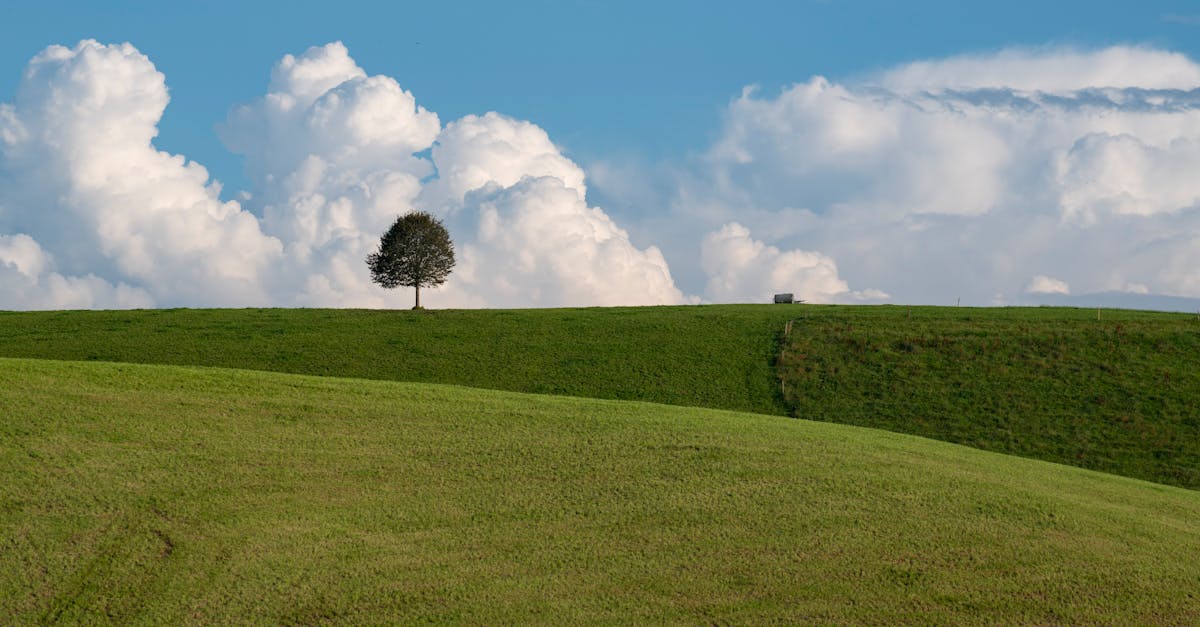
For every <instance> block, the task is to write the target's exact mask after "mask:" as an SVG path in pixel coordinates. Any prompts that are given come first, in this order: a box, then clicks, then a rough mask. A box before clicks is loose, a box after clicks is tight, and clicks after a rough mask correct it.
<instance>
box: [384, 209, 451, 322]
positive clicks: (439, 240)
mask: <svg viewBox="0 0 1200 627" xmlns="http://www.w3.org/2000/svg"><path fill="white" fill-rule="evenodd" d="M367 267H369V268H370V269H371V280H372V281H375V282H376V283H378V284H380V285H382V286H383V287H386V288H393V287H398V286H401V285H403V286H406V287H414V288H416V290H417V304H416V306H415V307H413V309H420V308H421V288H422V287H434V286H436V285H441V284H442V283H445V282H446V277H448V276H450V270H452V269H453V268H454V242H451V241H450V234H449V233H447V232H446V227H444V226H442V221H441V220H438V219H437V218H435V217H433V216H431V215H429V214H428V213H425V212H423V211H417V212H413V213H410V214H408V215H404V216H400V217H399V218H396V222H395V223H393V224H392V227H391V228H389V229H388V230H387V233H384V234H383V237H382V238H380V240H379V250H378V251H376V252H373V253H371V254H370V255H368V256H367Z"/></svg>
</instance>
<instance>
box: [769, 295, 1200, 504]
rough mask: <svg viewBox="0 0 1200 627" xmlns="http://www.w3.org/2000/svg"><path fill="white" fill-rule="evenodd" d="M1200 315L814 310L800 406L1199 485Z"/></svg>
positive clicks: (793, 359) (784, 366) (801, 410)
mask: <svg viewBox="0 0 1200 627" xmlns="http://www.w3.org/2000/svg"><path fill="white" fill-rule="evenodd" d="M1198 358H1200V319H1198V318H1197V316H1195V315H1186V314H1165V313H1149V312H1133V311H1108V310H1105V311H1103V312H1101V315H1100V320H1097V319H1096V310H1094V309H1093V310H1079V309H1063V308H1053V309H1052V308H1005V309H957V308H932V307H922V308H917V307H914V308H911V309H909V308H905V307H805V308H804V315H803V316H802V317H801V318H800V319H799V320H797V321H796V322H795V323H793V324H792V326H791V333H789V334H788V337H787V339H786V341H785V342H784V346H783V349H782V354H781V357H780V359H779V374H780V376H781V378H782V382H783V389H785V390H786V395H785V396H786V399H787V402H788V404H789V406H790V411H791V413H792V414H793V415H795V416H799V417H802V418H810V419H813V420H828V421H833V422H840V423H848V424H856V425H863V426H869V427H877V428H881V429H888V430H891V431H898V432H902V433H911V434H916V435H921V436H925V437H929V438H936V439H939V440H945V441H949V442H957V443H960V444H966V445H969V446H974V447H977V448H982V449H987V450H992V451H999V452H1003V453H1012V454H1016V455H1022V456H1026V457H1033V458H1038V459H1045V460H1050V461H1056V462H1061V463H1066V464H1073V465H1076V466H1082V467H1085V468H1092V469H1096V470H1102V471H1105V472H1112V473H1117V474H1122V475H1126V476H1131V477H1138V478H1143V479H1148V480H1151V481H1159V482H1163V483H1170V484H1174V485H1181V486H1186V487H1190V488H1200V364H1198V363H1197V359H1198Z"/></svg>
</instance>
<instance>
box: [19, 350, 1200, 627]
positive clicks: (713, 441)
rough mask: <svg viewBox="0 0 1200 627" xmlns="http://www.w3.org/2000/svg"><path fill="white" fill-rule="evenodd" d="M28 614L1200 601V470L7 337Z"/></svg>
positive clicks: (788, 617)
mask: <svg viewBox="0 0 1200 627" xmlns="http://www.w3.org/2000/svg"><path fill="white" fill-rule="evenodd" d="M0 407H3V408H4V409H3V412H0V468H3V473H4V474H3V476H4V481H3V482H0V538H3V541H4V545H3V550H2V551H0V615H3V616H6V617H9V618H10V619H11V620H13V621H14V622H17V623H35V622H36V623H40V622H57V621H65V622H82V623H95V622H108V623H130V622H147V623H150V622H153V623H170V624H179V623H227V622H269V623H304V624H311V623H316V622H327V621H342V622H350V623H362V622H396V621H403V622H416V621H451V620H453V621H461V622H471V623H513V622H519V623H528V622H556V623H577V622H618V621H619V622H656V623H658V622H674V621H687V622H735V623H746V622H780V621H787V622H849V621H858V622H862V621H870V622H877V623H894V622H897V621H907V622H915V621H920V622H923V623H929V622H933V623H962V622H980V623H1005V624H1011V623H1059V622H1085V623H1094V622H1105V623H1131V622H1147V621H1149V622H1158V623H1167V624H1186V623H1195V622H1197V621H1200V597H1198V596H1197V585H1196V583H1197V581H1200V562H1197V560H1195V559H1193V556H1194V555H1196V554H1198V553H1200V527H1198V526H1197V525H1196V524H1195V522H1196V520H1200V493H1196V492H1192V491H1188V490H1182V489H1178V488H1172V487H1167V486H1161V485H1156V484H1150V483H1145V482H1140V481H1136V480H1132V479H1126V478H1121V477H1115V476H1110V475H1102V474H1098V473H1094V472H1090V471H1086V470H1081V469H1076V468H1070V467H1066V466H1058V465H1053V464H1048V463H1044V462H1038V461H1032V460H1026V459H1021V458H1015V457H1006V456H1002V455H997V454H993V453H987V452H982V451H977V450H973V449H969V448H965V447H960V446H954V445H950V444H945V443H941V442H935V441H931V440H925V439H920V438H914V437H910V436H904V435H897V434H892V433H887V432H882V431H874V430H868V429H861V428H857V427H848V426H842V425H833V424H825V423H814V422H809V421H801V420H785V419H780V418H775V417H768V416H760V415H751V414H738V413H730V412H721V411H711V410H703V409H692V408H680V407H668V406H662V405H650V404H643V403H629V402H615V401H603V400H592V399H578V398H562V397H549V396H530V395H520V394H513V393H505V392H495V391H487V390H475V389H464V388H455V387H446V386H438V385H427V384H407V383H392V382H378V381H357V380H345V379H335V378H315V377H305V376H295V375H282V374H276V373H264V372H247V371H231V370H212V369H195V368H181V367H164V366H141V365H129V364H100V363H78V362H74V363H72V362H53V361H35V360H9V359H0Z"/></svg>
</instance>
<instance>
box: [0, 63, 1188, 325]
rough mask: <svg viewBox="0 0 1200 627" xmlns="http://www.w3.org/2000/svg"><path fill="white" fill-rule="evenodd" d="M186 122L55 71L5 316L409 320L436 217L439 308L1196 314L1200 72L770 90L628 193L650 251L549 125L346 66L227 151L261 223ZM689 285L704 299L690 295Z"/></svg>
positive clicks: (114, 74)
mask: <svg viewBox="0 0 1200 627" xmlns="http://www.w3.org/2000/svg"><path fill="white" fill-rule="evenodd" d="M168 100H169V98H168V93H167V88H166V78H165V77H164V76H163V75H162V74H161V73H160V72H158V70H157V69H156V68H155V67H154V65H153V63H152V62H151V60H150V59H149V58H147V57H146V56H145V55H143V54H141V53H140V52H139V51H138V50H137V49H135V48H134V47H133V46H132V45H130V44H120V45H103V44H100V43H97V42H94V41H84V42H81V43H80V44H78V45H77V46H75V47H74V48H65V47H62V46H51V47H49V48H47V49H46V50H44V51H42V52H41V53H39V54H38V55H37V56H36V57H34V58H33V59H32V60H31V61H30V63H29V65H28V66H27V68H26V71H25V73H24V75H23V77H22V79H21V82H20V84H19V87H18V90H17V94H16V97H15V98H14V101H13V102H12V103H7V104H0V308H11V309H56V308H99V307H104V308H122V307H152V306H260V305H276V306H333V307H405V306H408V305H409V304H410V302H411V300H410V299H411V294H410V293H409V291H408V290H384V289H382V288H379V287H377V286H375V285H373V284H371V283H370V279H369V273H368V272H367V270H366V265H365V262H364V259H365V257H366V256H367V254H368V253H369V252H371V250H373V248H374V247H375V245H376V244H377V242H378V238H379V236H380V234H381V233H382V232H383V231H384V230H385V229H386V228H387V226H388V225H389V224H390V222H391V221H392V220H393V219H394V218H395V217H396V216H397V215H398V214H401V213H405V212H407V211H411V210H413V209H417V208H420V209H424V210H428V211H431V212H433V213H435V214H436V215H439V216H441V217H442V218H443V219H444V220H445V222H446V224H447V226H448V227H449V229H450V232H451V235H452V237H453V238H454V240H455V242H456V245H457V248H458V257H459V265H458V267H457V268H456V269H455V272H454V273H453V274H452V275H451V278H450V280H449V281H448V282H447V284H446V285H445V286H443V287H442V288H439V289H436V290H431V293H430V294H429V298H428V300H429V303H430V304H431V305H432V306H435V307H483V306H490V307H511V306H520V307H540V306H563V305H569V306H574V305H642V304H679V303H687V302H700V301H701V300H704V301H712V302H738V301H752V302H767V301H768V299H769V298H770V295H771V293H773V292H782V291H787V292H794V293H796V294H797V296H799V297H801V298H804V299H805V300H808V301H810V302H878V301H881V300H885V299H889V298H896V299H900V300H904V301H908V302H943V301H946V300H947V299H953V298H955V297H957V296H962V297H965V299H966V300H967V301H968V302H970V301H972V300H973V301H974V302H976V303H978V304H987V303H997V304H1005V303H1013V302H1021V301H1022V299H1023V298H1027V297H1028V295H1030V294H1055V295H1067V294H1081V293H1088V292H1099V291H1123V292H1128V293H1136V294H1145V293H1154V294H1166V295H1174V296H1189V297H1196V296H1200V176H1196V174H1195V173H1196V172H1197V171H1200V65H1197V64H1196V63H1195V62H1193V61H1192V60H1190V59H1188V58H1186V57H1184V56H1182V55H1178V54H1174V53H1170V52H1165V51H1161V50H1154V49H1148V48H1137V47H1114V48H1108V49H1103V50H1097V51H1074V50H1062V49H1044V50H1005V51H1000V52H997V53H993V54H989V55H973V56H963V57H957V58H950V59H942V60H932V61H922V62H918V63H911V64H907V65H904V66H901V67H897V68H893V69H891V70H888V71H885V72H882V73H879V74H876V75H873V76H869V77H864V78H862V79H859V80H855V81H852V82H846V83H845V84H838V83H833V82H830V81H828V80H826V79H824V78H821V77H814V78H811V79H809V80H808V81H806V82H803V83H798V84H795V85H793V86H791V87H788V88H786V89H784V90H782V92H781V93H779V94H778V95H774V96H760V95H758V94H757V93H756V92H755V91H753V90H749V89H748V90H747V91H746V92H744V93H743V94H742V96H741V97H739V98H737V99H735V100H734V101H732V103H731V104H730V105H729V108H728V111H727V113H726V121H725V123H724V125H723V127H722V128H721V129H720V132H719V134H718V138H717V140H716V141H715V142H714V144H713V145H712V146H711V148H710V149H709V150H708V151H707V152H706V153H705V154H704V155H702V156H701V157H700V158H699V159H694V160H692V161H690V162H689V163H688V164H687V165H686V166H681V167H678V168H674V169H672V170H671V171H670V172H666V173H659V172H640V173H637V174H635V175H634V176H632V177H631V178H636V177H638V176H655V177H658V178H660V179H661V180H660V181H658V183H659V184H658V185H656V186H645V187H646V188H647V189H649V188H654V189H659V190H663V189H666V190H669V191H667V192H659V193H658V194H657V195H656V194H653V193H652V194H642V195H639V194H626V195H625V196H624V197H625V198H626V199H627V202H630V203H632V204H634V205H636V206H641V207H661V208H662V209H661V210H658V211H651V210H645V211H642V212H634V213H633V215H632V216H631V217H630V220H631V224H634V225H636V226H640V227H641V232H644V233H650V234H652V235H653V237H654V238H656V239H657V240H659V241H655V242H654V244H655V245H652V246H645V247H639V246H637V245H635V244H634V243H633V242H632V241H631V238H630V236H629V234H628V233H627V231H626V230H625V229H624V228H622V227H621V226H620V225H618V224H617V222H616V221H615V220H614V219H613V217H612V216H611V215H610V214H609V213H607V212H606V211H605V210H603V209H601V208H599V207H594V206H590V205H589V203H588V194H587V181H588V176H587V175H586V173H585V171H584V169H583V168H581V167H580V166H579V165H578V164H576V163H574V162H573V161H571V160H570V159H569V158H568V157H566V156H565V155H564V154H563V153H562V151H561V150H560V149H559V148H558V147H556V146H555V145H554V143H553V142H552V141H551V138H550V137H549V136H548V135H547V134H546V132H545V131H544V130H542V129H541V128H539V127H538V126H536V125H535V124H534V123H532V122H528V121H523V120H517V119H513V118H510V117H507V116H504V115H501V114H498V113H494V112H492V113H487V114H484V115H468V116H466V117H464V118H461V119H458V120H453V121H449V122H445V123H443V121H442V120H441V119H440V118H439V117H438V115H437V114H436V113H435V112H432V111H429V110H427V109H425V108H423V107H422V106H421V105H420V104H419V103H418V102H417V100H416V98H415V97H414V95H413V94H412V93H410V92H408V91H406V90H404V88H403V87H402V86H401V85H400V84H399V83H398V82H397V81H396V80H395V79H393V78H391V77H387V76H380V75H376V76H370V75H368V74H367V73H366V72H365V71H364V70H363V69H362V68H360V67H359V66H358V65H357V63H355V61H354V60H353V58H351V56H350V54H349V52H348V51H347V49H346V48H345V47H344V46H343V45H342V44H340V43H332V44H328V45H325V46H319V47H314V48H310V49H309V50H308V51H306V52H304V53H303V54H301V55H299V56H293V55H287V56H284V57H283V58H282V59H281V60H280V61H279V62H278V63H277V64H276V65H275V67H274V68H273V69H272V70H271V74H270V80H269V83H268V85H267V88H266V92H265V94H264V95H263V96H261V97H259V98H257V99H255V100H253V101H251V102H248V103H244V104H241V105H237V106H235V107H233V108H232V110H231V111H230V113H229V115H228V118H227V119H226V120H225V122H224V123H223V124H221V125H220V127H219V129H218V132H219V135H220V137H221V139H222V141H223V142H224V143H225V145H226V146H227V147H228V148H229V149H230V150H231V151H233V152H235V153H237V154H240V155H242V156H243V157H244V159H245V164H246V171H247V173H248V176H249V179H250V181H251V184H252V189H250V190H246V191H244V192H243V193H241V194H238V196H237V198H238V200H236V201H228V200H222V199H221V195H220V194H221V189H220V186H219V183H217V182H215V181H212V180H210V178H209V176H208V172H207V171H206V170H205V169H204V167H203V166H201V165H200V164H197V163H195V162H191V161H188V160H187V159H186V158H185V157H184V156H181V155H171V154H167V153H165V152H162V151H159V150H158V149H157V148H155V146H154V145H153V139H154V137H155V136H156V135H157V125H158V122H159V120H160V119H161V117H162V115H163V113H164V111H165V109H166V106H167V103H168ZM698 132H702V131H698ZM602 178H603V179H604V181H603V183H604V184H605V185H606V186H611V187H613V188H620V187H621V186H622V184H623V183H622V182H621V181H613V180H612V178H611V176H608V177H602ZM634 187H639V186H637V185H634V184H631V188H634ZM639 188H640V187H639ZM664 194H665V195H664ZM664 251H665V254H664ZM668 259H669V260H670V263H671V264H672V265H673V266H674V267H675V268H676V269H677V270H678V269H680V268H682V269H683V273H682V274H684V275H688V276H698V277H702V279H701V280H699V281H695V282H694V283H695V285H694V286H693V287H691V288H689V289H687V290H685V289H681V288H680V287H679V286H678V285H677V283H676V280H675V278H673V275H672V271H671V267H669V265H668ZM675 276H679V273H678V272H677V274H676V275H675ZM688 292H694V293H695V294H694V295H692V294H689V293H688ZM889 294H890V295H891V296H889Z"/></svg>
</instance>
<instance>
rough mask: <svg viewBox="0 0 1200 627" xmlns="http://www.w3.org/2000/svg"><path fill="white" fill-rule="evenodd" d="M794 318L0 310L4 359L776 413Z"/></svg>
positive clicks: (661, 312) (737, 310) (676, 312)
mask: <svg viewBox="0 0 1200 627" xmlns="http://www.w3.org/2000/svg"><path fill="white" fill-rule="evenodd" d="M795 313H796V312H795V310H794V308H792V307H784V306H779V307H774V306H770V305H764V306H754V305H735V306H720V307H627V308H621V307H616V308H594V309H540V310H450V311H435V310H428V311H419V312H415V311H378V310H321V309H240V310H237V309H220V310H202V309H196V310H188V309H183V310H150V311H68V312H0V357H38V358H45V359H77V360H100V361H121V362H133V363H151V364H175V365H194V366H222V367H229V368H247V369H254V370H272V371H277V372H290V373H297V374H315V375H330V376H340V377H357V378H366V379H389V380H401V381H424V382H431V383H451V384H456V385H469V386H472V387H481V388H491V389H500V390H512V391H517V392H535V393H547V394H566V395H572V396H588V397H594V398H611V399H625V400H641V401H653V402H658V403H670V404H675V405H692V406H701V407H715V408H720V409H733V410H739V411H751V412H757V413H770V414H783V413H784V411H785V410H784V407H783V405H782V403H781V402H780V398H779V394H778V392H777V387H778V386H777V384H776V383H775V381H774V377H773V375H772V370H771V363H772V360H773V359H774V356H775V352H776V350H777V343H776V342H777V339H778V334H779V330H780V329H782V328H783V324H784V322H785V321H786V320H788V319H789V317H790V316H794V315H795Z"/></svg>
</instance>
